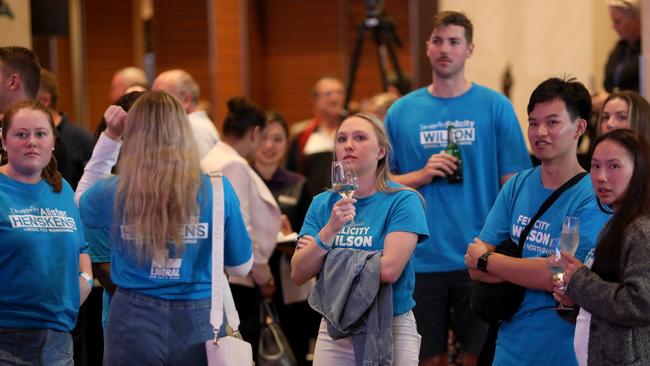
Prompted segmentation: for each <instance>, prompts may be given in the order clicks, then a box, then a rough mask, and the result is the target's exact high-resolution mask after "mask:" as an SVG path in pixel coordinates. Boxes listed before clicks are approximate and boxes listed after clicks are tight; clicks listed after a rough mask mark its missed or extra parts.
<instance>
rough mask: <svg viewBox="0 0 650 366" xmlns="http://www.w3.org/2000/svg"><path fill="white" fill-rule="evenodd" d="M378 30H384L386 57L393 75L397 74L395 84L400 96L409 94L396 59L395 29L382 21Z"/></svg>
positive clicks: (390, 24) (408, 88)
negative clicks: (393, 70) (388, 59)
mask: <svg viewBox="0 0 650 366" xmlns="http://www.w3.org/2000/svg"><path fill="white" fill-rule="evenodd" d="M379 28H381V29H383V30H384V33H385V35H386V37H385V39H386V48H387V49H388V55H389V56H390V59H391V62H392V63H393V69H395V74H397V84H398V86H399V91H400V93H402V94H406V93H408V92H409V90H410V87H409V86H408V85H405V84H406V80H405V78H404V73H403V72H402V69H401V68H400V66H399V59H398V58H397V53H396V52H395V40H396V39H397V35H396V34H395V27H394V26H393V24H392V23H389V22H386V21H382V22H380V23H379Z"/></svg>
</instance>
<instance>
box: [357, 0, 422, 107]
mask: <svg viewBox="0 0 650 366" xmlns="http://www.w3.org/2000/svg"><path fill="white" fill-rule="evenodd" d="M363 3H364V5H365V6H366V13H367V16H366V19H365V20H364V21H363V22H361V24H359V27H358V30H357V40H356V45H355V47H354V53H353V56H352V60H351V62H350V69H349V73H348V85H347V89H346V94H345V104H344V106H345V110H346V111H348V104H349V103H350V100H351V98H352V92H353V90H354V81H355V77H356V74H357V69H358V67H359V59H360V58H361V50H362V49H363V41H364V38H365V34H366V32H367V31H371V35H372V40H373V41H374V42H375V46H376V48H377V59H378V61H379V72H380V77H381V82H382V90H383V91H387V90H388V85H389V82H388V71H389V70H388V60H389V59H390V62H391V63H392V71H393V73H394V74H395V76H396V77H397V88H398V89H399V91H400V93H401V94H406V93H407V92H408V91H409V89H410V87H409V85H407V81H406V78H405V77H404V74H403V73H402V69H401V68H400V66H399V61H398V58H397V53H396V51H395V47H396V46H397V47H401V46H402V42H401V41H400V39H399V38H398V37H397V33H396V32H395V22H394V21H393V20H392V19H391V18H390V17H388V16H386V15H385V14H384V0H363Z"/></svg>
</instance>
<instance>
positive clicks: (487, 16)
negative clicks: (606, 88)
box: [440, 0, 616, 131]
mask: <svg viewBox="0 0 650 366" xmlns="http://www.w3.org/2000/svg"><path fill="white" fill-rule="evenodd" d="M440 10H456V11H462V12H464V13H465V14H466V15H467V16H468V17H469V18H470V20H471V21H472V23H473V24H474V43H475V46H476V48H475V51H474V55H473V56H472V58H471V59H470V60H469V61H468V63H467V67H466V73H467V76H468V79H469V80H471V81H475V82H477V83H480V84H483V85H486V86H488V87H490V88H493V89H495V90H498V91H501V80H502V75H503V72H504V70H505V68H506V65H507V64H510V65H511V68H512V76H513V80H514V85H513V87H512V89H511V99H512V103H513V105H514V106H515V110H516V112H517V116H518V118H519V121H520V123H521V125H522V129H523V130H524V131H526V126H527V123H526V120H527V113H526V105H527V103H528V98H529V96H530V93H531V92H532V91H533V89H534V88H535V87H536V86H537V85H538V84H539V83H540V82H541V81H543V80H544V79H546V78H548V77H551V76H560V77H561V76H564V75H570V76H573V77H576V78H577V79H578V80H579V81H581V82H583V83H584V84H585V85H586V86H587V87H588V88H589V89H590V90H591V91H593V92H596V91H598V90H601V89H602V79H603V73H604V64H605V61H606V57H607V54H608V52H609V50H610V49H611V48H612V47H613V45H614V43H615V41H616V34H615V33H614V31H613V30H612V29H611V26H610V24H609V15H608V13H607V7H606V5H605V2H604V0H571V1H567V0H482V1H477V0H441V1H440Z"/></svg>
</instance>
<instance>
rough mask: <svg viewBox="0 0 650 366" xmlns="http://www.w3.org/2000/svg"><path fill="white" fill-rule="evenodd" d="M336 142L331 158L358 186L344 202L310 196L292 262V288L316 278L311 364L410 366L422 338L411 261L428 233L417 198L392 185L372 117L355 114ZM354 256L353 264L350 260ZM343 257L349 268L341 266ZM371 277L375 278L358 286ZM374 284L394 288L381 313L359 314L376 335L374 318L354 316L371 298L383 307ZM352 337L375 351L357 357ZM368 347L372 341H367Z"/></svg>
mask: <svg viewBox="0 0 650 366" xmlns="http://www.w3.org/2000/svg"><path fill="white" fill-rule="evenodd" d="M334 141H335V145H334V151H335V158H336V159H337V160H338V161H341V162H343V163H344V164H347V165H349V166H350V167H351V168H352V169H353V170H354V171H355V172H356V174H357V183H358V187H357V189H356V191H355V192H354V197H348V196H345V197H342V196H340V195H339V193H337V192H334V191H332V190H328V191H325V192H323V193H321V194H319V195H317V196H316V197H314V199H313V201H312V203H311V206H310V207H309V210H308V211H307V216H306V217H305V221H304V223H303V226H302V230H301V231H300V236H301V238H300V239H299V240H298V244H297V247H296V252H295V254H294V256H293V259H292V261H291V267H292V278H293V280H294V282H296V284H302V283H304V282H306V281H308V280H309V279H311V278H313V277H316V276H317V275H318V282H317V284H316V287H315V288H314V290H312V293H311V294H310V299H309V304H310V305H311V306H312V307H313V308H314V309H315V310H316V311H318V312H319V313H320V314H321V315H323V320H322V322H321V326H320V330H319V332H318V339H317V341H316V349H315V351H314V366H318V365H334V364H336V365H355V364H359V361H360V360H361V359H363V361H364V363H366V362H368V363H372V364H382V365H383V364H392V365H398V366H405V365H413V366H415V365H417V364H418V354H419V350H420V335H419V334H418V332H417V328H416V323H415V318H414V316H413V312H412V309H413V307H414V306H415V301H414V300H413V287H414V284H415V272H414V270H413V265H412V264H411V256H412V254H413V251H414V250H415V246H416V244H417V243H419V242H421V241H423V240H426V239H427V238H428V236H429V232H428V229H427V224H426V221H425V214H424V207H423V203H422V201H421V197H420V196H419V194H418V193H417V192H416V191H414V190H412V189H410V188H407V187H404V186H401V185H399V184H397V183H395V182H393V181H391V179H390V174H389V173H388V166H387V160H388V155H389V154H390V144H389V142H388V138H387V135H386V130H385V129H384V126H383V123H382V122H381V121H380V120H378V119H377V118H376V117H374V116H372V115H369V114H365V113H359V114H356V115H353V116H350V117H348V118H346V119H345V120H344V121H343V122H342V123H341V125H340V126H339V128H338V129H337V130H336V134H335V136H334ZM353 219H354V223H352V221H353ZM376 253H380V255H375V254H376ZM357 255H360V256H363V257H366V256H368V257H367V258H370V257H372V256H373V255H374V257H372V258H374V260H376V262H371V260H372V259H366V262H365V263H361V262H357V258H358V257H356V256H357ZM352 256H355V257H352ZM351 257H352V258H354V259H353V260H351V261H348V259H349V258H351ZM339 260H340V261H339ZM344 260H345V261H347V263H353V264H352V265H351V266H346V265H343V263H344ZM373 263H374V264H375V265H373ZM377 264H378V265H377ZM373 268H374V271H373ZM368 278H372V281H370V282H369V283H368V282H363V281H364V279H365V280H367V279H368ZM353 280H354V283H352V284H350V282H351V281H353ZM357 280H359V281H357ZM332 284H333V287H328V286H331V285H332ZM355 286H360V287H363V288H364V289H362V290H361V292H362V294H361V296H355V295H354V293H355V291H356V290H355V289H354V288H355ZM375 286H379V287H380V288H386V287H391V288H392V290H391V291H392V296H389V298H390V300H391V301H390V303H389V304H388V306H389V307H388V310H387V312H386V313H384V312H382V311H381V310H378V311H377V313H378V314H376V315H377V317H374V316H373V314H371V310H372V308H373V307H375V306H374V305H372V306H370V310H369V311H368V312H365V313H364V314H363V315H362V317H363V318H364V319H377V318H379V319H378V321H377V323H379V324H382V325H383V324H386V328H387V329H381V325H380V326H379V327H376V328H380V329H379V331H378V329H375V328H372V327H371V326H369V325H367V324H370V323H371V321H372V320H368V322H366V321H365V320H364V321H359V322H356V320H357V319H358V318H357V317H353V316H352V314H351V313H353V312H357V311H358V309H363V307H362V306H363V305H368V303H367V302H364V301H359V300H361V299H366V300H372V299H373V298H374V299H375V300H374V301H376V302H377V303H378V304H379V303H380V301H381V300H382V296H381V295H380V293H381V292H382V291H372V292H371V290H369V289H370V288H376V287H375ZM348 293H350V295H348ZM323 299H325V300H323ZM327 299H330V300H333V301H327ZM384 300H385V298H384ZM362 302H363V304H362ZM374 303H375V302H373V304H374ZM342 304H345V310H343V311H342V310H341V308H343V307H344V306H343V305H342ZM384 304H385V303H384ZM376 308H378V309H381V308H382V306H381V305H377V306H376ZM387 314H388V315H389V316H386V315H387ZM357 315H359V314H357ZM348 320H349V321H348ZM346 321H348V323H351V322H356V323H357V324H366V325H364V327H365V329H360V328H361V327H358V328H357V327H355V326H352V327H349V328H348V329H345V330H344V329H343V326H344V325H345V323H346ZM335 329H336V330H338V331H336V330H335ZM342 330H344V331H343V332H342ZM383 330H386V331H385V332H384V331H383ZM357 334H366V337H368V338H369V339H371V342H373V343H374V344H378V345H379V347H366V349H365V350H364V353H363V354H356V353H355V352H358V351H359V348H358V347H357V345H358V342H357V340H356V339H354V338H356V335H357ZM375 338H376V339H375ZM361 344H363V342H361ZM365 344H366V345H368V344H369V343H368V341H367V340H366V343H365ZM369 349H370V350H369ZM355 360H356V361H355ZM378 360H381V361H378ZM387 360H388V361H387ZM391 361H392V362H391Z"/></svg>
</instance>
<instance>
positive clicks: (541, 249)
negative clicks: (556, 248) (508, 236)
mask: <svg viewBox="0 0 650 366" xmlns="http://www.w3.org/2000/svg"><path fill="white" fill-rule="evenodd" d="M529 222H530V217H528V216H525V215H519V217H517V222H516V223H514V224H512V235H513V236H514V237H516V238H517V239H518V238H519V237H520V236H521V232H522V231H524V228H525V227H526V226H527V225H528V223H529ZM550 228H551V223H550V222H548V221H544V220H541V219H537V221H535V224H533V228H532V229H531V230H530V232H529V233H528V237H527V238H526V249H528V250H529V251H531V252H536V253H539V254H542V255H547V254H548V242H549V240H551V234H550V233H549V232H548V231H549V229H550Z"/></svg>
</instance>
